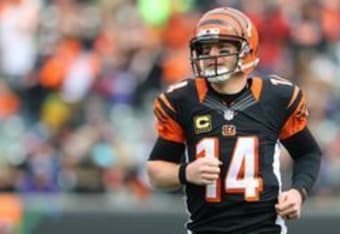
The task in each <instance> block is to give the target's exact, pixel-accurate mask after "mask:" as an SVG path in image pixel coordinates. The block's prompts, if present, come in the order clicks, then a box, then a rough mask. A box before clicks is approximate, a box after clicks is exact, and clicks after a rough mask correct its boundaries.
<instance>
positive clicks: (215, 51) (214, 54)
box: [210, 46, 219, 56]
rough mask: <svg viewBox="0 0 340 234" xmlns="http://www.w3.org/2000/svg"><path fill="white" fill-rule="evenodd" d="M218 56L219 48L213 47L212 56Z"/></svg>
mask: <svg viewBox="0 0 340 234" xmlns="http://www.w3.org/2000/svg"><path fill="white" fill-rule="evenodd" d="M216 55H219V50H218V48H217V46H212V47H211V48H210V56H216Z"/></svg>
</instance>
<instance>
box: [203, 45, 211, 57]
mask: <svg viewBox="0 0 340 234" xmlns="http://www.w3.org/2000/svg"><path fill="white" fill-rule="evenodd" d="M210 49H211V48H210V47H208V46H204V47H203V48H202V53H201V54H202V55H209V54H210Z"/></svg>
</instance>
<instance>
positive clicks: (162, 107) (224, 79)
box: [147, 8, 321, 234]
mask: <svg viewBox="0 0 340 234" xmlns="http://www.w3.org/2000/svg"><path fill="white" fill-rule="evenodd" d="M258 46H259V39H258V33H257V30H256V28H255V26H254V24H253V23H252V22H251V21H250V19H249V18H248V17H247V16H246V15H245V14H243V13H242V12H240V11H238V10H236V9H232V8H217V9H213V10H210V11H208V12H207V13H206V14H204V15H203V16H202V18H201V19H200V20H199V22H198V24H197V26H196V29H195V35H194V37H193V38H192V40H191V41H190V50H191V63H192V69H193V72H194V74H195V76H196V79H188V80H183V81H181V82H179V83H177V84H174V85H172V86H170V88H169V89H168V91H167V92H164V93H162V94H160V96H158V97H157V98H156V100H155V102H154V112H155V116H156V118H157V131H158V135H159V137H158V139H157V141H156V143H155V145H154V148H153V150H152V152H151V155H150V159H149V161H148V164H147V169H148V174H149V177H150V181H151V183H152V185H153V186H155V187H157V188H163V189H172V188H178V187H179V186H181V185H182V186H184V189H185V193H186V198H187V207H188V211H189V212H190V220H189V222H188V223H187V229H188V233H195V234H220V233H237V234H240V233H242V234H243V233H253V234H254V233H272V234H273V233H286V232H287V229H286V226H285V223H284V219H297V218H299V217H300V216H301V205H302V203H303V201H304V200H305V199H306V198H307V196H308V193H309V192H310V191H311V189H312V186H313V184H314V182H315V180H316V178H317V176H318V172H319V167H320V156H321V152H320V149H319V146H318V144H317V143H316V141H315V140H314V138H313V136H312V135H311V133H310V131H309V130H308V127H307V116H308V111H307V108H306V98H305V95H304V93H303V92H302V90H301V89H300V88H299V87H297V86H296V85H294V84H292V83H291V82H289V81H288V80H285V79H282V78H280V77H277V76H269V77H262V78H261V77H254V76H250V73H251V72H252V71H253V70H254V68H255V67H256V65H257V64H258V62H259V59H258ZM280 144H282V145H284V146H285V147H286V149H287V150H288V151H289V153H290V155H291V157H292V158H293V159H294V166H293V175H292V185H291V188H290V189H289V190H287V191H284V192H283V191H281V178H280V165H279V154H280ZM183 155H184V157H185V159H184V160H182V156H183Z"/></svg>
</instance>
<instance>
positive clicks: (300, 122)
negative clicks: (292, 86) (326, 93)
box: [279, 96, 307, 140]
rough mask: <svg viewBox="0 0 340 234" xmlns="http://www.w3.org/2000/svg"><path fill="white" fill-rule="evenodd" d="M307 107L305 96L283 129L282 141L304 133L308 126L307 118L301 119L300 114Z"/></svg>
mask: <svg viewBox="0 0 340 234" xmlns="http://www.w3.org/2000/svg"><path fill="white" fill-rule="evenodd" d="M305 105H306V99H305V96H302V98H301V101H300V103H299V105H298V107H297V108H296V109H295V111H294V112H293V114H291V115H290V116H289V118H288V120H287V121H286V123H285V125H284V126H283V128H282V129H281V133H280V136H279V138H280V140H284V139H287V138H289V137H291V136H293V135H294V134H296V133H298V132H300V131H302V130H303V129H304V128H305V127H306V126H307V117H306V116H305V117H302V118H301V117H299V112H300V110H301V109H302V108H303V106H305Z"/></svg>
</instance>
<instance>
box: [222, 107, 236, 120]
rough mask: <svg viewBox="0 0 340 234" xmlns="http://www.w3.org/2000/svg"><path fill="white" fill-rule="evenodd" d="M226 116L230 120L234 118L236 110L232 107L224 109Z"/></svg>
mask: <svg viewBox="0 0 340 234" xmlns="http://www.w3.org/2000/svg"><path fill="white" fill-rule="evenodd" d="M224 118H225V119H226V120H228V121H230V120H232V119H233V118H234V111H233V110H231V109H227V110H226V111H224Z"/></svg>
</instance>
